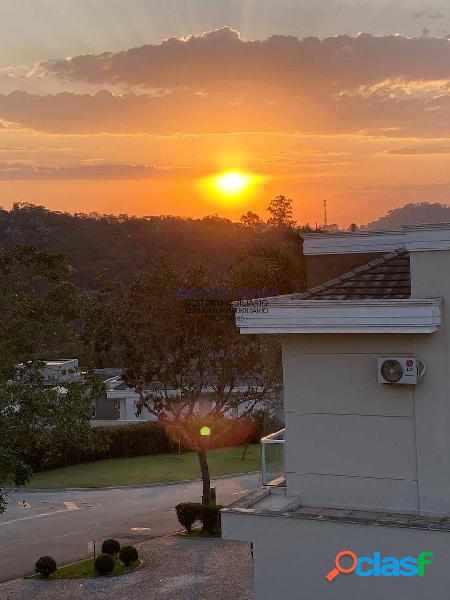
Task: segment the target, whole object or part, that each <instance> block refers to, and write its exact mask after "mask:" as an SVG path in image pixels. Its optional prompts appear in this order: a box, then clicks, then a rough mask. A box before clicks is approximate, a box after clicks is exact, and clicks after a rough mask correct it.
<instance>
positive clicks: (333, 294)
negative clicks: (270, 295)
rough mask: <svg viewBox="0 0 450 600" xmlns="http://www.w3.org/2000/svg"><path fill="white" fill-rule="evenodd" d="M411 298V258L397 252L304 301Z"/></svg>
mask: <svg viewBox="0 0 450 600" xmlns="http://www.w3.org/2000/svg"><path fill="white" fill-rule="evenodd" d="M410 296H411V274H410V266H409V254H408V253H407V252H406V251H405V250H394V252H390V253H389V254H385V255H384V256H381V257H380V258H376V259H375V260H371V261H370V262H369V263H367V264H365V265H362V266H360V267H355V268H354V269H353V270H352V271H349V272H348V273H345V274H344V275H340V276H339V277H336V278H334V279H332V280H331V281H328V282H326V283H322V284H321V285H319V286H317V287H315V288H312V289H310V290H307V291H306V292H304V293H303V294H294V295H293V299H294V298H297V299H299V300H300V299H301V300H309V299H311V300H314V299H317V300H368V299H380V300H381V299H396V298H409V297H410Z"/></svg>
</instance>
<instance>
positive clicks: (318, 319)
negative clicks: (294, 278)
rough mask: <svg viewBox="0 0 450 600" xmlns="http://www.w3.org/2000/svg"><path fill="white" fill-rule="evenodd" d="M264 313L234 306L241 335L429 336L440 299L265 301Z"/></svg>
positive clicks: (437, 321)
mask: <svg viewBox="0 0 450 600" xmlns="http://www.w3.org/2000/svg"><path fill="white" fill-rule="evenodd" d="M264 302H265V306H264V312H261V309H259V310H260V312H256V311H255V312H250V311H249V312H244V310H245V309H242V308H239V307H236V323H237V326H238V327H239V329H240V332H241V333H246V334H271V333H272V334H288V333H433V332H435V331H436V330H437V328H438V327H439V325H440V324H441V306H442V302H443V301H442V300H441V299H416V298H408V299H392V300H293V299H292V298H290V297H289V296H286V299H284V298H283V297H280V296H279V297H277V298H266V299H265V300H264Z"/></svg>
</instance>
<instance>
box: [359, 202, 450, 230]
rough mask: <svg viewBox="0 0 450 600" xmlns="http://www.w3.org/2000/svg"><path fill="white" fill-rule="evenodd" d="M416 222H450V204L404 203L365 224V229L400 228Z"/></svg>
mask: <svg viewBox="0 0 450 600" xmlns="http://www.w3.org/2000/svg"><path fill="white" fill-rule="evenodd" d="M417 223H450V206H448V205H446V204H438V203H437V202H436V203H433V204H431V203H430V202H418V203H417V204H406V205H405V206H401V207H400V208H394V209H392V210H390V211H389V212H388V213H386V214H385V215H384V216H383V217H380V218H379V219H377V220H376V221H372V222H371V223H368V224H367V229H372V230H374V229H375V230H376V229H378V230H383V229H401V227H402V225H414V224H417Z"/></svg>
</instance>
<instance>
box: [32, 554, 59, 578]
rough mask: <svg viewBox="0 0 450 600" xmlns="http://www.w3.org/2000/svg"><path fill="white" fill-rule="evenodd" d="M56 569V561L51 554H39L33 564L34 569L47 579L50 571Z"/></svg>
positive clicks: (52, 571)
mask: <svg viewBox="0 0 450 600" xmlns="http://www.w3.org/2000/svg"><path fill="white" fill-rule="evenodd" d="M56 569H57V566H56V561H55V559H54V558H53V557H51V556H41V557H40V558H38V560H37V561H36V564H35V565H34V570H35V571H36V573H39V575H40V576H41V577H45V579H48V578H49V577H50V575H51V574H52V573H54V572H55V571H56Z"/></svg>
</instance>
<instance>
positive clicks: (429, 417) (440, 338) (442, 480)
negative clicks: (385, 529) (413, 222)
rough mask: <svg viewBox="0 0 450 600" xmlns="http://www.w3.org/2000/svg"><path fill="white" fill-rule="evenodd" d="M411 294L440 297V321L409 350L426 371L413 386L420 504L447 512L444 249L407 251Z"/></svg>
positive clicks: (447, 272)
mask: <svg viewBox="0 0 450 600" xmlns="http://www.w3.org/2000/svg"><path fill="white" fill-rule="evenodd" d="M410 257H411V258H410V260H411V281H412V290H411V292H412V293H411V295H412V297H413V298H425V297H427V298H430V297H440V298H444V305H443V309H442V324H441V326H440V327H439V329H438V331H437V332H436V333H433V334H432V335H425V336H416V338H415V346H414V347H415V353H416V355H417V356H420V357H423V359H424V361H425V363H426V366H427V372H426V375H425V377H424V378H423V381H422V383H421V384H420V385H418V386H417V387H416V389H415V394H414V410H415V416H416V437H417V456H418V473H419V500H420V510H421V512H422V513H424V514H447V515H450V390H449V385H450V382H449V378H450V354H449V344H450V321H449V319H448V318H447V312H448V308H447V307H446V304H448V303H449V302H450V250H445V251H426V252H411V254H410Z"/></svg>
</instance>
